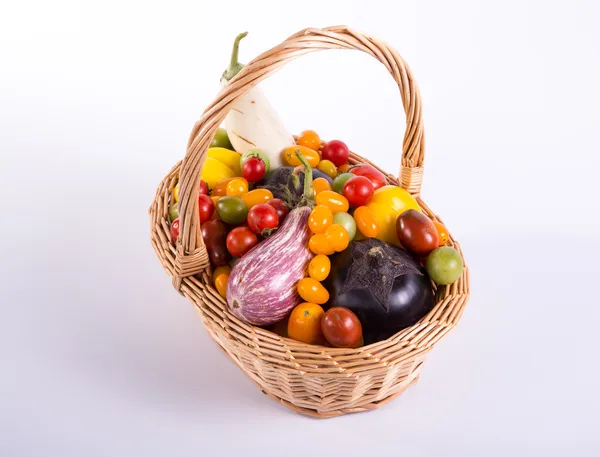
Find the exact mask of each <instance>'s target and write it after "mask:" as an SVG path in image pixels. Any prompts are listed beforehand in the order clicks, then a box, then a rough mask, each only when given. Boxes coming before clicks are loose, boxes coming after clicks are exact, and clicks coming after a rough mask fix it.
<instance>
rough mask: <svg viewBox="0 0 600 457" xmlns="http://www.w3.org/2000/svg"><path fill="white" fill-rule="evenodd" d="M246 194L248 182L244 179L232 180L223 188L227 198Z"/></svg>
mask: <svg viewBox="0 0 600 457" xmlns="http://www.w3.org/2000/svg"><path fill="white" fill-rule="evenodd" d="M247 193H248V181H246V180H245V179H244V178H233V179H232V180H231V181H229V183H228V184H227V187H226V188H225V195H227V196H228V197H241V196H242V195H244V194H247Z"/></svg>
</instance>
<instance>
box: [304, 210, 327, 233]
mask: <svg viewBox="0 0 600 457" xmlns="http://www.w3.org/2000/svg"><path fill="white" fill-rule="evenodd" d="M332 223H333V213H332V212H331V210H330V209H329V208H328V207H327V206H324V205H317V206H315V209H313V210H312V212H311V213H310V216H309V217H308V228H309V229H310V231H311V232H313V233H323V232H324V231H325V230H326V229H327V227H329V226H330V225H331V224H332Z"/></svg>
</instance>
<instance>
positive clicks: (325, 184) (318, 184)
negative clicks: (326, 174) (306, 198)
mask: <svg viewBox="0 0 600 457" xmlns="http://www.w3.org/2000/svg"><path fill="white" fill-rule="evenodd" d="M313 189H314V190H315V195H317V194H318V193H320V192H323V191H324V190H331V184H329V181H327V180H326V179H325V178H317V179H315V180H314V181H313Z"/></svg>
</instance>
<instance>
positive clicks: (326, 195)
mask: <svg viewBox="0 0 600 457" xmlns="http://www.w3.org/2000/svg"><path fill="white" fill-rule="evenodd" d="M316 202H317V205H324V206H327V207H328V208H329V209H330V210H331V212H332V213H346V212H348V208H350V204H349V203H348V200H347V199H346V197H344V196H343V195H340V194H338V193H337V192H333V191H332V190H324V191H323V192H320V193H318V194H317V197H316Z"/></svg>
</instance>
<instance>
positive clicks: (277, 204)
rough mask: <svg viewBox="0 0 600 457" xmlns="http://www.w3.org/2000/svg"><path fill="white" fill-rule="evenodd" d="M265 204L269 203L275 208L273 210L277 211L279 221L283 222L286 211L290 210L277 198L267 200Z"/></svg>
mask: <svg viewBox="0 0 600 457" xmlns="http://www.w3.org/2000/svg"><path fill="white" fill-rule="evenodd" d="M267 205H271V206H272V207H273V208H275V211H277V216H279V223H281V222H283V220H284V219H285V216H287V215H288V213H289V212H290V209H289V208H288V206H287V205H286V204H285V202H284V201H283V200H280V199H278V198H274V199H273V200H269V201H268V202H267Z"/></svg>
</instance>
